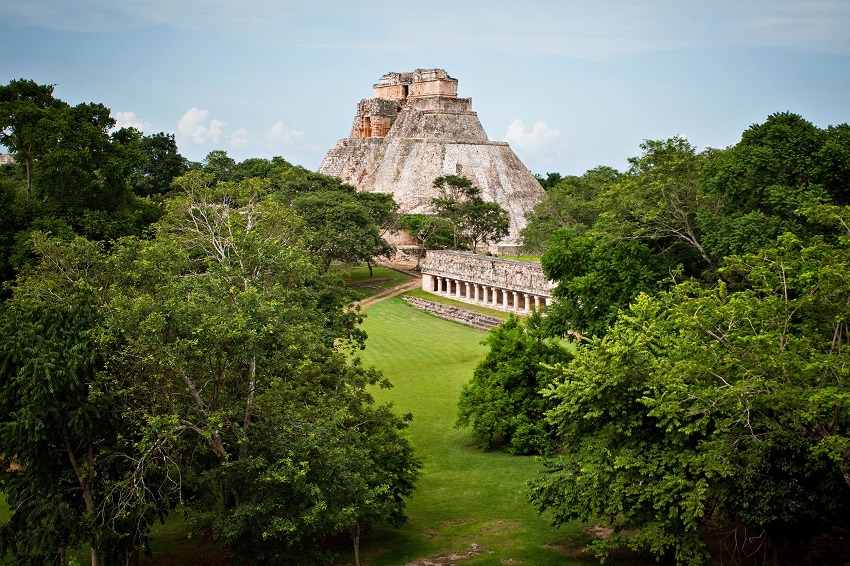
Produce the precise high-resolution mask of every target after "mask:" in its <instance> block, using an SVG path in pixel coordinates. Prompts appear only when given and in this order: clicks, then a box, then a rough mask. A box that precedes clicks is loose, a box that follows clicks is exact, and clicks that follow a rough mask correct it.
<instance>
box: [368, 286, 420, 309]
mask: <svg viewBox="0 0 850 566" xmlns="http://www.w3.org/2000/svg"><path fill="white" fill-rule="evenodd" d="M421 285H422V279H412V280H410V281H408V282H407V283H402V284H401V285H396V286H395V287H390V288H389V289H384V290H383V291H381V292H380V293H376V294H374V295H372V296H371V297H367V298H365V299H363V300H362V301H357V302H356V303H355V304H357V305H360V311H361V312H362V311H365V310H366V309H368V308H369V307H371V306H372V305H375V304H377V303H380V302H381V301H384V300H386V299H389V298H391V297H395V296H396V295H401V294H402V293H405V292H407V291H410V290H411V289H416V288H418V287H420V286H421Z"/></svg>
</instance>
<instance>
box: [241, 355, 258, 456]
mask: <svg viewBox="0 0 850 566" xmlns="http://www.w3.org/2000/svg"><path fill="white" fill-rule="evenodd" d="M256 390H257V355H256V354H251V361H249V362H248V395H247V397H246V399H245V418H244V419H243V420H242V435H243V436H244V438H243V441H242V445H241V446H240V447H239V457H240V458H245V457H246V456H247V455H248V427H249V426H250V425H251V414H252V413H253V411H254V395H255V393H256Z"/></svg>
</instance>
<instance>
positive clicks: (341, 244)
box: [292, 191, 393, 270]
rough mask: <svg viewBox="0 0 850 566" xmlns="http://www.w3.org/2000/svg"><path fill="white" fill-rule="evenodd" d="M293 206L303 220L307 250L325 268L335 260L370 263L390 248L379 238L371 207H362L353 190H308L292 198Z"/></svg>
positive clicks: (385, 253)
mask: <svg viewBox="0 0 850 566" xmlns="http://www.w3.org/2000/svg"><path fill="white" fill-rule="evenodd" d="M292 206H293V209H294V210H295V211H296V212H297V213H298V214H299V215H300V216H301V218H303V219H304V222H305V224H306V226H307V229H308V231H309V236H308V242H309V243H308V245H309V247H310V250H311V251H312V252H313V253H314V254H316V256H318V257H319V258H321V260H322V263H323V265H324V269H325V270H327V269H328V268H329V267H330V266H331V263H333V262H335V261H337V262H343V263H360V262H369V261H371V259H372V258H373V257H378V256H389V255H390V254H391V253H392V251H393V248H392V247H391V246H390V245H389V244H388V243H387V241H386V240H384V239H383V238H382V237H381V234H380V232H379V226H378V224H377V223H376V219H375V216H374V215H373V211H374V209H370V208H368V207H367V206H365V205H364V203H363V202H362V200H361V199H360V198H358V197H357V195H356V194H355V193H349V192H345V191H318V192H314V193H308V194H305V195H303V196H299V197H297V198H295V200H294V201H293V203H292Z"/></svg>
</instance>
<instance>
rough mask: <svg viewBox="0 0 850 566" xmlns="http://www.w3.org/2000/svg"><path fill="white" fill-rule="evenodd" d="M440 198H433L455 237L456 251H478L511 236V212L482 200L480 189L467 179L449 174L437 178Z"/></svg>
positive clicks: (432, 202)
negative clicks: (479, 248)
mask: <svg viewBox="0 0 850 566" xmlns="http://www.w3.org/2000/svg"><path fill="white" fill-rule="evenodd" d="M433 185H434V188H435V189H438V190H439V191H440V196H439V197H436V198H433V199H431V206H432V207H433V209H434V212H435V213H436V215H437V216H439V217H441V218H443V219H445V220H446V222H447V223H448V224H449V225H450V226H451V228H452V233H453V236H454V241H453V248H454V249H468V250H472V251H475V250H476V249H477V248H478V245H479V244H484V246H485V247H486V246H487V245H488V244H489V243H490V242H493V241H498V240H499V239H501V238H503V237H505V236H507V235H508V227H509V223H510V219H509V217H508V212H507V211H506V210H505V209H503V208H502V207H501V206H499V204H498V203H495V202H487V201H485V200H484V199H483V198H481V189H479V188H478V187H476V186H475V185H473V184H472V181H470V180H469V179H467V178H466V177H458V176H455V175H446V176H443V177H437V178H436V179H434V183H433Z"/></svg>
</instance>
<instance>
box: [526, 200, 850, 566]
mask: <svg viewBox="0 0 850 566" xmlns="http://www.w3.org/2000/svg"><path fill="white" fill-rule="evenodd" d="M808 214H809V216H814V215H815V214H817V215H819V216H820V219H821V221H823V222H827V221H831V222H832V225H833V226H834V227H835V228H838V227H840V226H842V225H843V226H844V227H845V228H844V229H843V230H845V235H844V236H842V238H841V241H840V242H836V243H835V244H827V243H825V242H824V241H823V240H822V239H819V238H815V239H814V240H813V241H812V242H810V243H805V242H803V241H802V240H800V239H799V238H798V237H796V236H793V235H790V234H789V235H786V236H783V237H782V238H781V239H780V240H779V241H777V243H776V245H775V246H774V247H772V248H770V249H767V250H764V251H763V252H761V253H758V254H751V255H745V256H741V257H736V258H730V259H729V260H728V261H727V262H726V265H725V267H724V273H726V274H727V275H728V276H732V274H733V273H734V276H735V277H738V278H742V279H743V280H744V281H745V282H746V285H745V289H744V290H741V291H737V292H730V291H729V290H728V289H727V287H726V285H724V284H722V283H720V284H718V285H717V286H716V287H715V288H712V289H704V288H702V287H700V286H699V285H697V284H696V283H693V282H689V283H683V284H679V285H676V286H675V287H673V288H672V289H671V290H670V291H669V292H665V293H660V294H658V295H656V296H655V297H650V296H648V295H642V296H641V297H639V298H638V299H637V300H636V302H635V303H633V304H632V306H631V307H630V309H629V310H628V311H626V312H624V313H623V314H622V315H621V316H620V318H619V319H618V320H617V321H616V322H615V323H614V324H613V326H612V328H611V331H610V332H609V333H608V335H607V336H605V337H604V338H597V339H594V340H592V341H590V342H588V343H587V344H586V345H583V346H580V347H579V351H578V353H577V355H576V358H575V360H574V361H573V362H572V363H571V364H569V365H567V366H564V367H563V369H562V375H561V378H560V379H559V382H558V383H557V384H556V385H554V386H552V387H551V388H550V390H549V392H548V393H547V396H548V397H549V399H550V400H552V401H554V402H555V403H556V405H557V406H556V407H555V408H554V409H552V410H551V411H550V413H549V419H550V422H551V424H552V426H556V427H558V430H559V431H560V435H561V447H562V450H563V451H564V455H563V456H562V457H559V458H557V459H555V460H552V461H550V462H549V463H548V465H547V472H546V473H545V474H543V475H542V476H541V477H540V478H539V479H538V480H537V481H535V483H534V486H533V489H532V499H533V501H534V502H535V504H536V505H537V506H538V507H539V508H540V509H551V510H552V511H553V517H554V521H555V522H557V523H561V522H564V521H568V520H572V519H582V520H589V521H601V522H604V523H606V524H609V525H611V526H613V527H614V530H615V534H614V536H612V537H610V538H607V539H605V540H603V541H599V542H598V543H596V546H597V548H598V549H600V550H602V551H605V550H606V549H610V548H614V547H617V546H630V547H632V548H638V549H645V550H650V551H652V552H654V553H655V554H656V555H657V556H662V555H664V554H666V553H668V552H672V553H674V554H675V556H676V559H677V561H679V562H682V563H703V562H704V561H705V560H706V557H707V555H706V546H705V539H704V536H705V535H706V532H707V531H706V529H709V528H711V529H714V530H715V532H719V533H720V534H721V535H726V534H728V535H729V536H730V540H731V538H732V537H733V536H734V533H735V532H740V531H741V530H742V529H745V528H746V529H748V532H755V533H763V535H764V536H765V537H767V540H769V541H770V544H771V545H773V546H772V549H773V550H772V551H773V552H777V553H782V552H783V551H788V550H790V548H786V547H784V546H783V545H785V544H787V543H788V542H789V541H795V540H796V541H805V540H807V539H808V537H811V536H814V535H815V534H817V533H820V532H822V530H823V528H822V523H821V521H824V522H825V523H826V524H835V525H842V526H845V527H846V525H847V524H848V518H847V516H846V513H845V511H843V507H842V506H841V505H838V504H837V503H838V502H839V501H842V500H846V498H847V496H848V495H850V475H848V474H847V462H848V456H850V452H849V451H848V448H850V436H848V431H850V428H849V427H850V411H848V408H850V403H848V401H850V398H849V397H848V395H847V393H846V386H847V383H846V380H847V378H848V376H847V372H846V367H847V366H848V360H847V355H848V352H850V349H849V348H848V346H850V341H848V340H850V333H848V328H850V326H848V322H850V318H849V317H850V293H848V290H850V286H848V282H850V281H848V273H850V232H847V231H846V226H847V223H846V219H847V218H848V217H850V209H847V208H844V209H840V208H837V207H832V208H819V209H815V210H813V211H809V213H808ZM791 548H793V547H791ZM734 550H735V551H736V552H739V553H745V552H748V551H750V550H752V549H751V548H750V549H747V548H744V547H743V546H742V547H738V548H736V549H734ZM736 559H737V557H736ZM789 560H792V561H793V560H795V559H794V558H793V557H792V558H789ZM825 560H826V561H827V562H828V561H829V559H825Z"/></svg>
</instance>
